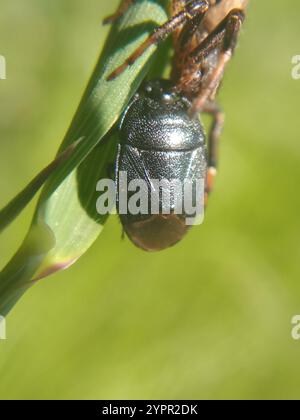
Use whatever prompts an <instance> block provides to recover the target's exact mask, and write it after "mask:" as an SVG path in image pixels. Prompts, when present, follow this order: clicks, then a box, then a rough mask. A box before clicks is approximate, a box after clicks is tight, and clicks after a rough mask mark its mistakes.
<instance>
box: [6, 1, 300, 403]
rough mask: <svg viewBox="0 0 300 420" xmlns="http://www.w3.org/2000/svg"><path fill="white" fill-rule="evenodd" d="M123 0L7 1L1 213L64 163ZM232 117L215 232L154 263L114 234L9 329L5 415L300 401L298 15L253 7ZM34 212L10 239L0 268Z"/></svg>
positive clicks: (210, 219) (230, 84) (194, 235)
mask: <svg viewBox="0 0 300 420" xmlns="http://www.w3.org/2000/svg"><path fill="white" fill-rule="evenodd" d="M117 3H118V1H117V0H111V1H110V2H107V1H104V0H89V1H88V2H83V1H81V0H55V1H51V2H50V1H48V0H27V1H26V2H24V1H22V0H1V1H0V10H1V15H0V40H1V41H0V54H2V55H4V56H5V57H6V60H7V80H6V81H2V80H1V81H0V95H1V101H0V133H1V140H0V141H1V143H0V147H1V148H0V191H1V195H0V207H2V206H3V205H4V204H6V203H7V201H8V200H9V199H11V198H12V197H13V196H14V194H15V193H16V192H18V191H19V190H20V189H21V188H22V187H23V186H24V185H25V183H26V182H28V181H29V180H30V179H31V178H32V177H33V176H34V175H35V174H36V173H37V171H38V170H40V169H41V168H42V167H44V166H45V165H46V164H47V163H48V162H49V161H50V159H51V158H52V157H53V156H54V154H55V152H56V150H57V148H58V146H59V144H60V142H61V139H62V138H63V135H64V133H65V131H66V129H67V128H68V125H69V122H70V120H71V118H72V116H73V114H74V111H75V109H76V107H77V104H78V102H79V99H80V97H81V94H82V92H83V90H84V88H85V86H86V82H87V80H88V78H89V77H90V73H91V71H92V69H93V66H94V64H95V62H96V58H97V56H98V54H99V51H100V49H101V45H102V44H103V42H104V40H105V36H106V33H107V28H103V27H102V26H101V19H102V17H103V16H104V15H105V14H108V13H109V12H111V11H112V10H114V8H115V6H116V5H117ZM250 3H251V5H250V9H249V14H248V20H247V23H246V25H245V29H244V31H243V34H242V37H241V41H240V45H239V48H238V51H237V54H236V57H235V59H234V60H233V62H232V64H231V66H230V69H229V70H228V72H227V74H226V81H225V83H224V86H223V89H222V94H221V98H220V99H221V103H222V105H223V107H224V108H225V109H226V113H227V123H226V130H225V133H224V135H223V138H222V145H221V166H220V173H219V177H218V179H217V185H216V189H215V192H214V194H213V195H212V197H211V200H210V205H209V208H208V211H207V214H206V220H205V224H204V225H203V226H201V227H197V228H194V230H192V231H191V232H190V234H189V235H188V237H187V238H186V239H185V240H184V241H183V242H182V243H181V244H179V245H178V246H176V247H175V248H174V249H170V250H168V251H165V252H162V253H159V254H147V253H143V252H142V251H139V250H138V249H135V248H134V247H133V246H132V245H131V244H130V243H129V241H128V240H125V241H122V240H121V228H120V224H119V222H118V220H117V218H115V217H114V218H111V219H110V220H109V222H108V223H107V225H106V227H105V229H104V231H103V233H102V235H101V236H100V237H99V240H98V241H97V242H96V243H95V244H94V246H93V247H92V248H91V250H90V251H89V252H88V253H87V254H86V255H85V256H84V257H83V258H82V259H81V260H80V261H79V262H78V263H77V264H76V265H75V266H73V267H72V268H71V269H70V270H68V271H66V272H63V273H59V274H56V275H55V276H53V277H51V278H49V279H47V280H45V281H42V282H40V283H39V284H38V285H37V286H35V287H33V288H32V289H31V290H30V291H29V292H27V293H26V295H25V296H24V297H23V298H22V300H21V301H20V302H19V303H18V304H17V306H16V307H15V308H14V309H13V311H12V312H11V313H10V315H9V316H8V319H7V330H8V331H7V334H8V339H7V340H6V341H0V399H91V398H93V399H94V398H96V399H140V398H143V399H152V398H153V399H156V398H157V399H175V398H178V399H206V398H208V399H228V398H230V399H252V398H254V399H290V398H296V399H298V398H299V397H300V364H299V356H300V342H297V341H293V340H292V338H291V329H292V326H291V319H292V317H293V316H294V315H296V314H299V313H300V269H299V264H300V246H299V231H300V217H299V213H300V212H299V209H300V198H299V180H300V165H299V160H300V141H299V140H300V135H299V134H300V127H299V124H300V117H299V106H300V80H299V81H296V80H293V79H292V77H291V70H292V64H291V60H292V56H294V55H299V54H300V26H299V15H300V3H299V2H297V1H295V0H286V1H285V3H284V7H283V6H282V1H280V0H273V1H272V2H266V1H260V0H252V1H251V2H250ZM33 208H34V203H33V204H32V205H30V206H29V208H28V209H27V210H26V211H25V213H24V214H23V215H22V216H21V217H20V218H19V219H18V220H17V222H15V223H14V224H13V225H12V226H11V227H10V228H9V229H8V230H7V231H6V232H5V233H4V234H2V235H1V237H0V266H1V267H2V266H4V265H5V263H6V262H7V261H8V259H9V258H10V257H11V255H12V254H13V253H14V251H15V250H16V249H17V247H18V246H19V244H20V243H21V241H22V239H23V237H24V235H25V233H26V231H27V228H28V226H29V223H30V219H31V215H32V211H33Z"/></svg>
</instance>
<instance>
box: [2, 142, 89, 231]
mask: <svg viewBox="0 0 300 420" xmlns="http://www.w3.org/2000/svg"><path fill="white" fill-rule="evenodd" d="M82 140H83V139H79V140H78V141H76V142H75V143H72V144H71V145H70V146H69V147H67V148H66V149H65V150H64V151H63V152H62V153H61V154H59V155H58V157H57V158H56V159H54V160H53V161H52V162H51V163H50V164H49V165H48V166H47V167H46V168H45V169H43V170H42V171H41V172H40V173H39V174H38V175H37V176H36V177H35V178H34V179H33V180H32V181H31V182H30V183H29V184H28V185H27V186H26V187H25V188H24V189H23V191H21V192H20V193H19V194H18V195H17V196H16V197H15V198H14V199H13V200H12V201H11V202H10V203H8V204H7V206H5V207H4V208H3V209H2V210H0V233H1V232H2V231H3V230H4V229H5V228H7V226H9V225H10V223H12V222H13V221H14V220H15V219H16V218H17V217H18V216H19V214H20V213H21V212H22V210H24V208H25V207H26V206H27V204H29V202H30V201H31V200H32V199H33V197H34V196H35V195H36V193H37V192H38V191H39V190H40V188H41V187H42V186H43V185H44V184H45V182H46V181H47V180H48V179H49V177H50V176H51V175H52V174H53V173H54V172H56V171H57V170H58V169H59V168H60V167H61V166H62V165H64V164H65V162H66V161H67V160H68V159H69V158H70V157H71V156H72V154H73V153H74V151H75V150H76V148H77V147H78V146H79V144H80V142H81V141H82Z"/></svg>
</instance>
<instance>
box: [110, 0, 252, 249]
mask: <svg viewBox="0 0 300 420" xmlns="http://www.w3.org/2000/svg"><path fill="white" fill-rule="evenodd" d="M136 1H138V0H123V1H122V2H121V5H120V7H119V9H118V10H117V12H116V13H115V14H114V15H112V16H110V17H108V18H106V19H105V23H112V22H114V21H115V20H117V19H119V18H120V17H121V16H122V15H123V14H124V13H126V11H127V9H128V8H129V7H130V6H131V5H132V4H133V3H135V2H136ZM169 3H170V10H171V13H170V14H171V17H170V19H169V20H168V21H167V22H166V23H165V24H164V25H162V26H161V27H158V28H157V29H156V30H155V31H154V33H153V34H151V35H150V36H149V37H148V38H147V39H146V41H145V42H144V43H143V44H141V45H140V46H139V47H138V48H137V50H136V51H135V52H134V53H133V54H132V55H131V56H130V57H128V59H127V60H126V61H125V62H124V63H123V64H122V65H121V66H120V67H119V68H117V69H115V71H114V72H113V73H112V74H111V75H110V76H109V77H108V80H113V79H114V78H116V77H118V76H119V75H120V74H121V73H123V72H124V71H126V69H127V68H128V67H129V66H131V65H132V64H133V63H134V62H135V61H136V60H137V59H138V58H139V57H140V56H141V55H142V54H143V53H144V51H145V50H146V49H147V48H149V47H150V46H151V45H153V44H157V45H158V44H160V43H161V42H162V41H164V40H165V39H166V38H167V37H168V36H169V35H171V34H172V35H173V44H174V52H175V53H174V61H173V66H172V74H171V77H170V83H169V84H166V83H165V82H163V81H161V82H158V81H157V82H152V83H150V84H148V85H147V86H148V87H147V88H146V89H144V90H142V91H140V92H139V93H138V94H137V95H136V96H135V98H134V99H133V101H132V102H131V104H130V105H129V107H128V109H127V110H126V112H125V114H124V116H123V118H122V123H121V126H120V136H121V141H120V146H119V154H118V159H117V168H116V180H117V181H118V174H119V172H120V170H127V171H128V170H129V173H131V176H135V177H137V176H140V177H144V178H145V179H147V177H148V175H147V173H151V174H152V175H153V176H154V178H155V179H156V178H161V177H162V176H166V177H167V178H170V177H171V176H173V175H175V174H176V168H178V167H179V168H181V174H180V176H181V177H184V173H185V174H186V171H187V169H188V168H190V167H192V168H194V169H193V171H194V172H193V173H192V174H191V173H189V175H190V176H191V177H192V178H193V177H196V176H197V175H199V174H200V175H201V173H202V175H203V172H205V174H204V176H205V179H206V188H205V202H207V198H208V195H209V193H210V192H211V190H212V188H213V183H214V178H215V175H216V172H217V163H218V145H219V138H220V134H221V132H222V128H223V124H224V114H223V113H222V111H221V110H220V108H219V106H218V105H217V103H216V102H215V98H216V95H217V92H218V90H219V86H220V84H221V81H222V78H223V75H224V71H225V68H226V66H227V64H228V62H229V61H230V59H231V58H232V55H233V53H234V50H235V47H236V45H237V40H238V35H239V33H240V30H241V27H242V24H243V22H244V19H245V10H246V7H247V4H248V0H203V1H202V0H170V2H169ZM147 89H148V90H147ZM153 109H156V110H157V112H156V113H155V112H154V113H153ZM201 113H207V114H210V115H211V116H212V118H213V124H212V127H211V130H210V133H209V136H208V150H206V144H205V138H204V131H203V127H202V125H201V123H200V122H199V116H200V114H201ZM162 115H164V116H165V118H162V117H161V116H162ZM172 118H173V119H172ZM167 121H168V123H167ZM170 121H171V123H170ZM142 122H143V124H142ZM154 123H156V128H157V130H156V131H155V130H151V128H152V127H153V124H154ZM170 124H171V126H172V125H173V130H175V128H174V127H179V129H178V132H177V137H178V135H179V137H180V141H179V143H180V151H179V150H178V149H177V150H176V147H177V145H175V146H174V144H173V143H172V136H170V135H169V133H170ZM195 130H196V131H195ZM161 139H162V144H161V142H160V140H161ZM186 139H189V140H186ZM189 141H191V144H188V143H189ZM185 145H187V146H186V147H185ZM191 150H192V151H193V153H194V154H193V153H190V152H189V151H191ZM151 153H152V155H151ZM163 153H165V154H166V155H165V157H164V158H162V154H163ZM178 153H179V154H178ZM188 153H190V154H189V155H188ZM166 156H167V158H166ZM194 163H196V164H194ZM191 164H192V165H191ZM145 173H146V175H145ZM149 188H150V186H149ZM121 222H122V224H123V227H124V230H125V232H126V233H127V235H128V236H129V238H130V239H131V240H132V241H133V242H134V243H135V244H136V245H137V246H139V247H140V248H142V249H145V250H148V251H156V250H161V249H164V248H167V247H169V246H172V245H174V244H175V243H177V242H179V241H180V240H181V239H182V237H183V236H184V235H185V233H186V232H187V230H188V228H187V227H186V225H185V224H184V217H183V218H180V217H178V216H175V215H174V214H172V213H171V214H169V215H165V214H162V213H161V214H160V215H158V216H157V215H156V216H155V217H154V216H153V215H151V214H150V215H149V216H148V217H144V218H141V217H140V216H126V217H123V216H121Z"/></svg>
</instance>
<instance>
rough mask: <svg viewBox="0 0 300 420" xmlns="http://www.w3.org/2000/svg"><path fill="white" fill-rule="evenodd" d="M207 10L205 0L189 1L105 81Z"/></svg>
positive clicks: (118, 73) (112, 77)
mask: <svg viewBox="0 0 300 420" xmlns="http://www.w3.org/2000/svg"><path fill="white" fill-rule="evenodd" d="M208 9H209V3H208V1H207V0H203V1H199V0H191V1H189V2H188V3H186V4H185V7H184V9H183V10H182V11H181V12H180V13H178V14H177V15H176V16H174V17H172V18H171V19H170V20H168V21H167V22H166V23H164V24H163V25H162V26H159V27H158V28H157V29H156V30H155V31H154V32H153V33H152V34H151V35H150V36H149V37H148V38H147V39H146V41H144V42H143V43H142V44H141V45H140V46H139V47H138V48H137V49H136V50H135V51H134V53H133V54H131V56H130V57H128V58H127V60H126V61H125V62H124V63H123V64H122V65H121V66H119V67H118V68H117V69H116V70H114V71H113V72H112V73H111V74H110V75H109V76H108V79H107V80H113V79H115V78H116V77H118V76H119V75H120V74H122V73H123V72H124V71H125V70H126V69H127V68H128V67H130V66H131V65H132V64H134V63H135V61H136V60H137V59H138V58H139V57H141V56H142V55H143V54H144V52H145V51H146V50H147V49H148V48H149V47H151V45H158V44H160V42H162V41H164V40H165V39H166V38H167V37H168V36H169V35H170V34H172V33H173V32H174V31H175V30H176V29H177V28H178V27H180V26H181V25H183V24H185V23H186V22H188V21H189V20H191V19H194V18H195V17H196V16H199V15H203V14H205V13H206V12H207V10H208Z"/></svg>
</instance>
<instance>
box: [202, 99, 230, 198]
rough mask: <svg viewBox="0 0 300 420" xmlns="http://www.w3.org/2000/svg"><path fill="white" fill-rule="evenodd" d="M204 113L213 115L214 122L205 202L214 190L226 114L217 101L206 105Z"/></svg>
mask: <svg viewBox="0 0 300 420" xmlns="http://www.w3.org/2000/svg"><path fill="white" fill-rule="evenodd" d="M203 112H204V113H207V114H209V115H211V116H212V118H213V124H212V127H211V129H210V133H209V138H208V168H207V178H206V189H205V204H207V200H208V196H209V194H210V193H211V191H212V190H213V187H214V181H215V177H216V175H217V169H218V160H219V141H220V136H221V134H222V131H223V127H224V122H225V116H224V113H223V111H222V110H221V108H220V107H219V105H218V104H216V103H215V102H209V103H207V104H206V105H205V106H204V109H203Z"/></svg>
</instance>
